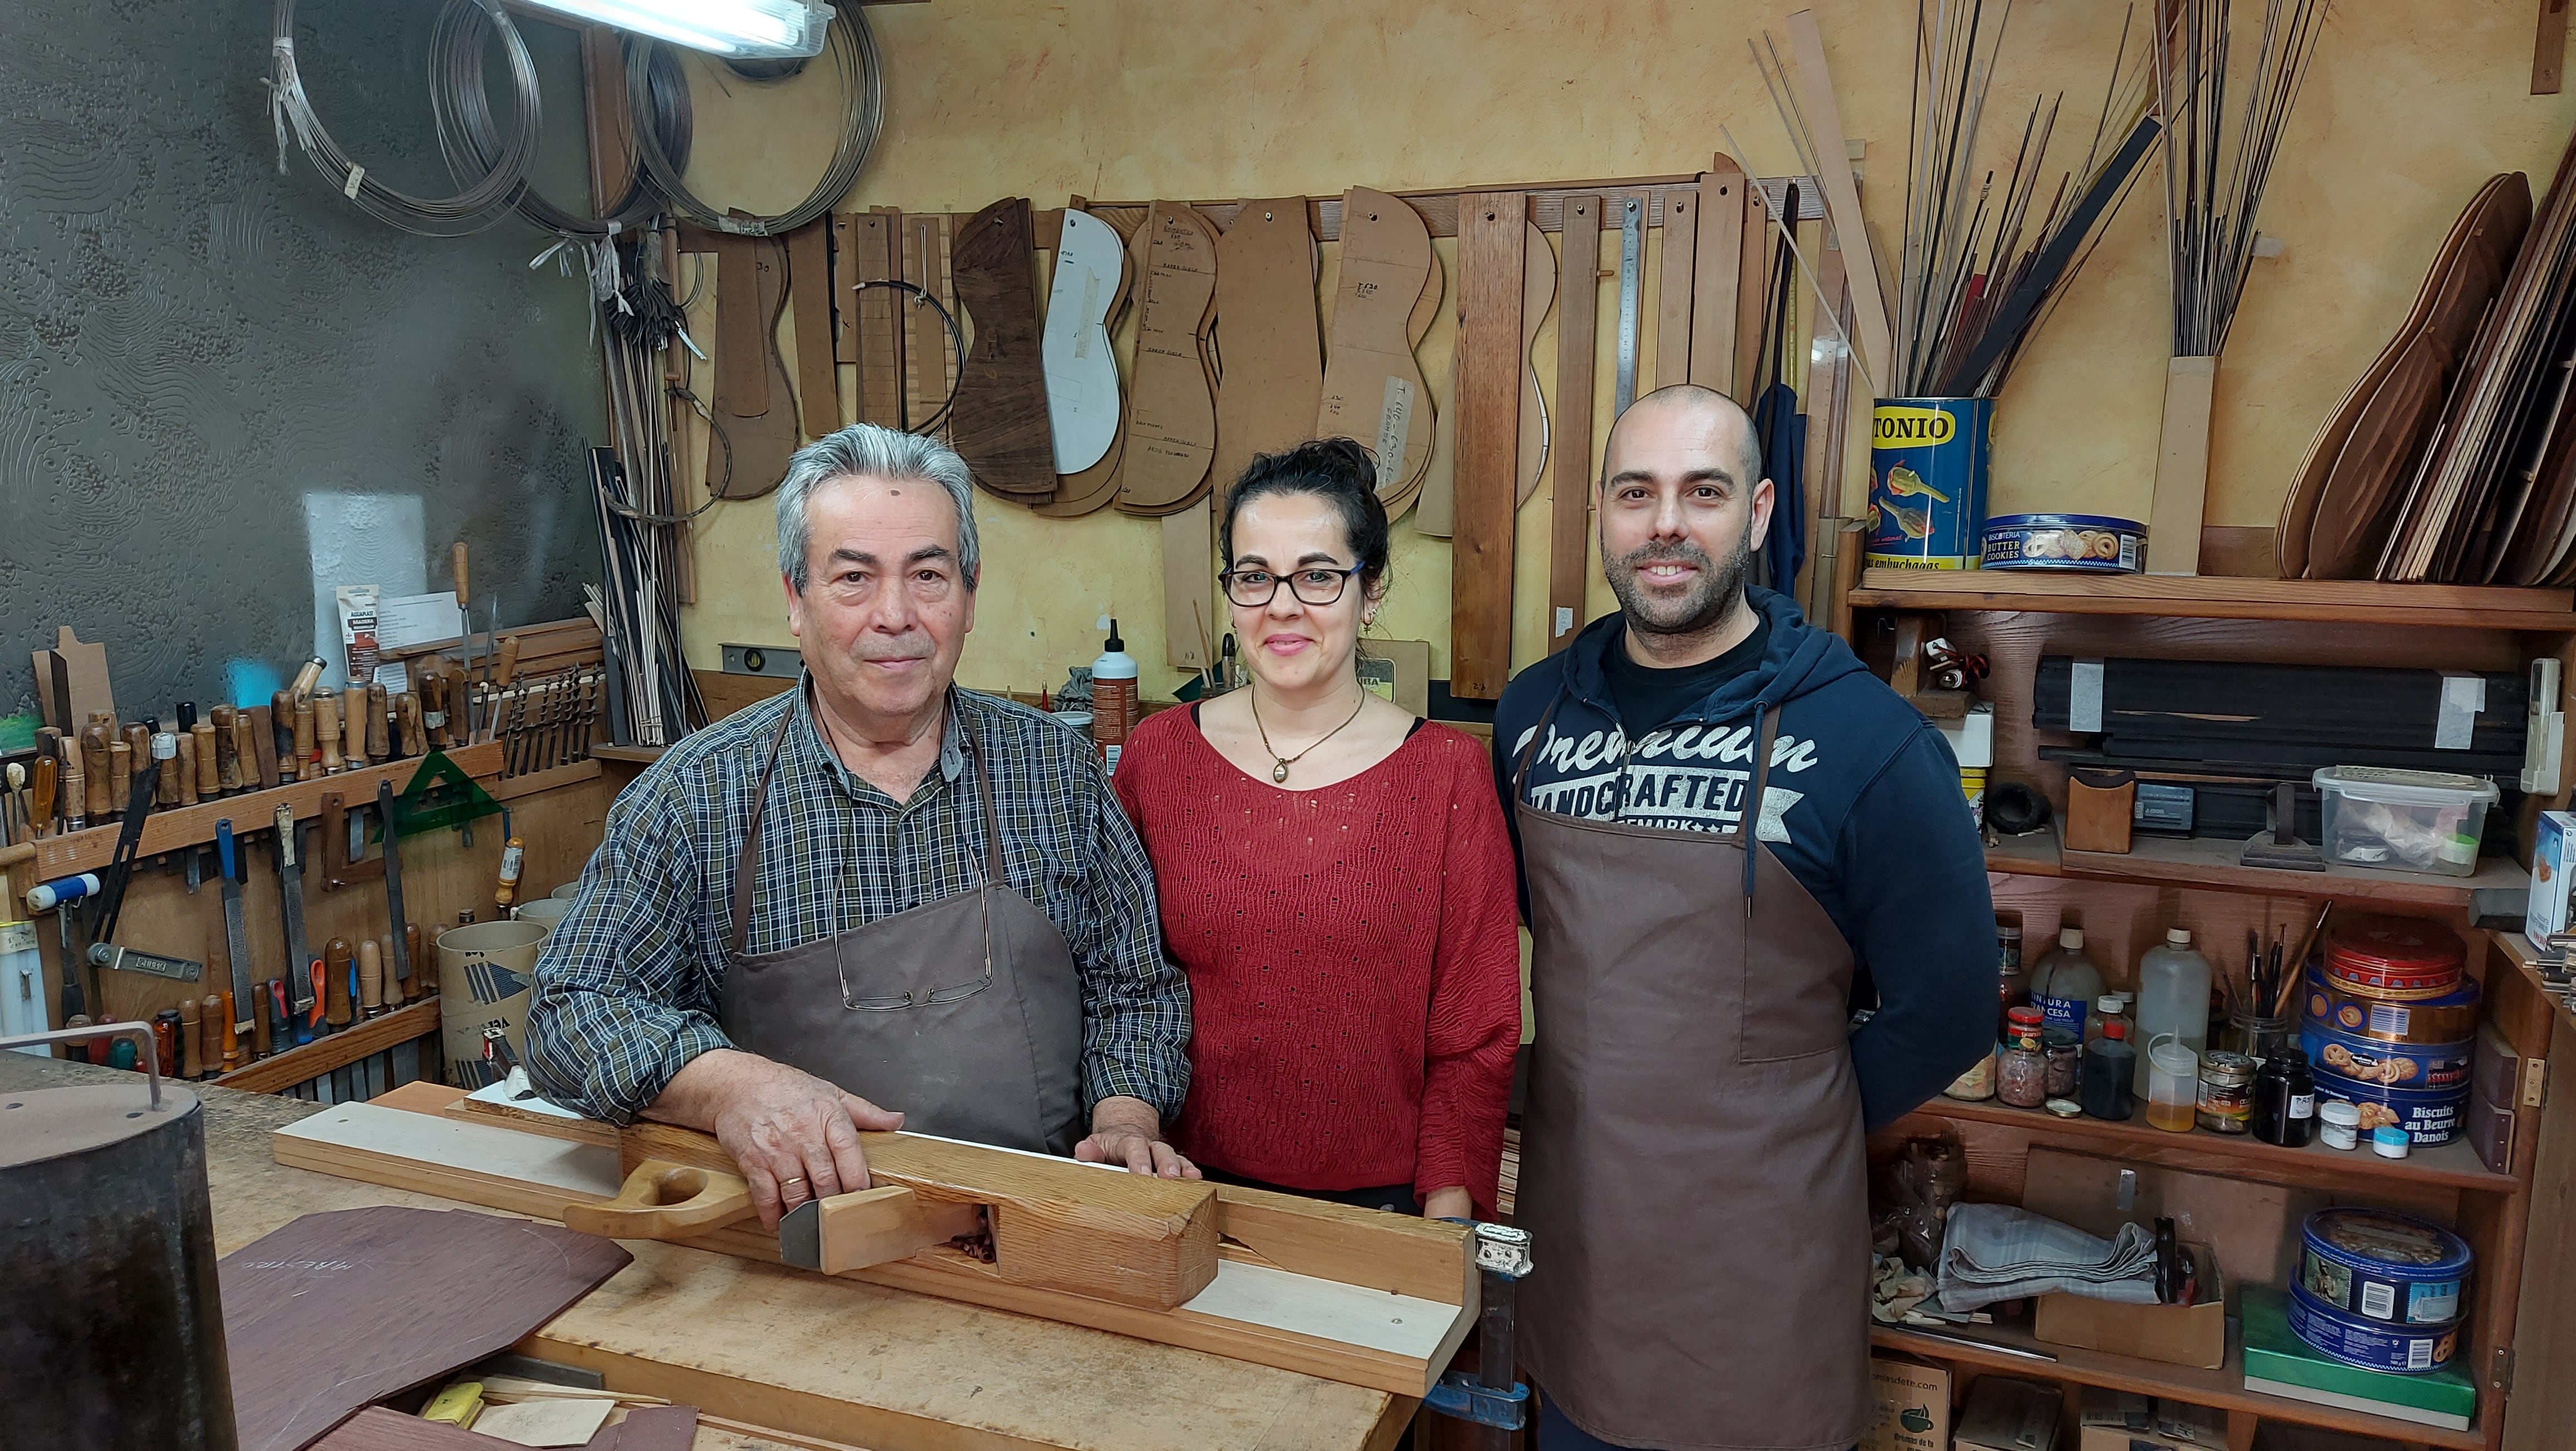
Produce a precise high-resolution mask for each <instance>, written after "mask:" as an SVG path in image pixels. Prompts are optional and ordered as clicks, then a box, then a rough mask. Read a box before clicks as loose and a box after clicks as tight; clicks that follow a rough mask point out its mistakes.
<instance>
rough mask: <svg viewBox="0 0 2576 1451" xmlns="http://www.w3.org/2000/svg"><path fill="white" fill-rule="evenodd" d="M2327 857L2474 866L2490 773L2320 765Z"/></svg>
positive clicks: (2405, 866)
mask: <svg viewBox="0 0 2576 1451" xmlns="http://www.w3.org/2000/svg"><path fill="white" fill-rule="evenodd" d="M2315 780H2316V786H2317V794H2318V796H2319V797H2320V798H2321V802H2322V809H2323V811H2324V816H2325V827H2324V831H2323V833H2322V834H2323V836H2324V838H2325V857H2326V860H2327V861H2330V862H2334V863H2336V864H2338V865H2342V866H2348V867H2377V868H2380V869H2381V870H2384V871H2393V872H2432V873H2435V874H2437V875H2440V876H2446V877H2465V876H2468V875H2470V874H2471V873H2473V872H2475V871H2476V870H2477V869H2478V839H2479V838H2480V837H2481V836H2483V835H2485V833H2486V827H2487V808H2488V807H2490V806H2492V805H2494V804H2495V802H2496V798H2497V797H2498V796H2499V795H2501V794H2502V793H2501V792H2499V791H2498V790H2497V789H2496V784H2495V783H2494V782H2493V781H2489V780H2486V779H2485V778H2483V777H2479V776H2459V775H2453V774H2452V773H2450V772H2447V771H2401V770H2396V769H2393V768H2390V767H2384V766H2328V767H2325V768H2324V769H2322V770H2320V771H2318V772H2317V774H2316V777H2315Z"/></svg>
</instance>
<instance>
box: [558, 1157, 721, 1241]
mask: <svg viewBox="0 0 2576 1451" xmlns="http://www.w3.org/2000/svg"><path fill="white" fill-rule="evenodd" d="M751 1215H752V1208H751V1185H749V1184H748V1183H746V1182H744V1181H743V1179H742V1177H741V1176H740V1175H738V1174H724V1173H718V1172H717V1171H715V1170H712V1169H693V1168H690V1167H688V1166H687V1165H685V1164H674V1163H672V1162H670V1161H669V1160H667V1159H646V1160H645V1161H644V1162H642V1163H640V1164H637V1165H636V1166H635V1171H634V1172H633V1173H631V1174H628V1175H627V1176H626V1183H625V1184H624V1185H623V1186H622V1187H620V1188H619V1189H618V1191H617V1197H616V1198H614V1199H609V1200H604V1201H602V1202H599V1203H596V1204H567V1205H565V1206H564V1212H563V1222H564V1228H566V1229H575V1230H579V1231H581V1232H582V1233H583V1234H597V1235H605V1236H607V1237H609V1238H611V1239H681V1238H685V1237H686V1236H689V1235H692V1234H696V1233H699V1232H701V1231H704V1230H710V1229H721V1228H723V1227H724V1226H726V1225H728V1224H732V1223H734V1222H736V1221H738V1220H744V1219H749V1218H750V1217H751Z"/></svg>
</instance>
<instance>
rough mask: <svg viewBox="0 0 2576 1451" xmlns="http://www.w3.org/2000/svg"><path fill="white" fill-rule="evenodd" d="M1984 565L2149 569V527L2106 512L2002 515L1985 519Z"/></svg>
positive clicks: (2111, 571) (2088, 571)
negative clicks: (2147, 561)
mask: <svg viewBox="0 0 2576 1451" xmlns="http://www.w3.org/2000/svg"><path fill="white" fill-rule="evenodd" d="M1984 542H1985V550H1984V553H1983V555H1982V556H1981V559H1980V563H1981V566H1982V567H1983V568H1986V569H2047V570H2060V571H2064V572H2067V573H2072V574H2136V573H2137V572H2138V571H2139V570H2141V569H2144V568H2146V558H2147V526H2146V525H2144V524H2141V523H2139V522H2138V521H2137V520H2135V519H2118V518H2114V517H2112V516H2111V515H2108V514H1998V515H1996V516H1995V517H1994V518H1991V519H1988V520H1987V521H1986V530H1985V541H1984Z"/></svg>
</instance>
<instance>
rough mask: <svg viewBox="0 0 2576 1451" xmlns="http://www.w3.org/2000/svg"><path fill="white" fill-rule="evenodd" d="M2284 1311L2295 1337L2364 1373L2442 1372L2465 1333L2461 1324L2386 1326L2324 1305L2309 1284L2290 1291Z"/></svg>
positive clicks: (2404, 1373)
mask: <svg viewBox="0 0 2576 1451" xmlns="http://www.w3.org/2000/svg"><path fill="white" fill-rule="evenodd" d="M2282 1309H2283V1310H2284V1311H2285V1312H2287V1314H2288V1316H2289V1320H2290V1333H2291V1334H2293V1335H2296V1336H2297V1337H2299V1338H2300V1339H2301V1340H2303V1341H2306V1342H2307V1343H2308V1344H2309V1345H2310V1346H2313V1347H2314V1348H2315V1349H2316V1350H2317V1352H2318V1353H2320V1354H2322V1355H2327V1356H2331V1357H2333V1358H2334V1359H2336V1360H2340V1361H2342V1362H2343V1363H2344V1364H2346V1365H2357V1366H2360V1367H2361V1368H2362V1369H2364V1370H2383V1371H2393V1372H2395V1373H2397V1374H2399V1375H2406V1374H2410V1373H2418V1372H2422V1371H2428V1370H2440V1369H2441V1368H2442V1367H2443V1366H2446V1365H2448V1364H2450V1363H2451V1357H2452V1356H2454V1355H2457V1354H2459V1351H2460V1330H2459V1327H2458V1326H2456V1325H2445V1326H2442V1327H2440V1328H2439V1329H2431V1328H2418V1327H2409V1326H2403V1325H2381V1324H2378V1323H2377V1322H2375V1321H2370V1320H2364V1319H2362V1318H2361V1317H2360V1316H2358V1315H2347V1314H2345V1313H2344V1312H2343V1311H2341V1310H2338V1309H2336V1308H2334V1307H2333V1306H2331V1305H2327V1304H2324V1303H2322V1302H2321V1301H2319V1300H2318V1299H2317V1298H2316V1297H2315V1296H2313V1295H2311V1294H2309V1293H2308V1287H2307V1286H2306V1285H2304V1284H2296V1285H2292V1286H2291V1287H2290V1298H2289V1300H2288V1301H2287V1302H2286V1303H2285V1304H2284V1305H2283V1306H2282Z"/></svg>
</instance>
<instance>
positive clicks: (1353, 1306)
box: [272, 1104, 1476, 1396]
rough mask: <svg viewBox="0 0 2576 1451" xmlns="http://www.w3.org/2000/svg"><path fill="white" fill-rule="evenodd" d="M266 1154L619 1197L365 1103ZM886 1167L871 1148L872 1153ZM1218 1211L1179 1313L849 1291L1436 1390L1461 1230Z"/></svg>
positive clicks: (962, 1294) (1464, 1295) (590, 1161)
mask: <svg viewBox="0 0 2576 1451" xmlns="http://www.w3.org/2000/svg"><path fill="white" fill-rule="evenodd" d="M530 1127H532V1128H533V1127H536V1126H535V1125H531V1126H530ZM598 1127H599V1126H598V1125H595V1124H586V1123H579V1122H577V1121H576V1122H574V1123H571V1124H568V1125H567V1131H568V1132H571V1133H575V1134H579V1133H583V1132H585V1131H587V1132H591V1133H593V1134H594V1135H595V1131H596V1130H597V1129H598ZM655 1127H656V1128H657V1129H658V1128H659V1126H655ZM669 1132H670V1131H663V1132H659V1133H657V1134H655V1135H654V1136H652V1143H653V1149H652V1152H657V1153H660V1154H661V1156H662V1157H666V1158H676V1157H677V1155H676V1154H675V1153H674V1152H670V1151H671V1150H673V1149H674V1147H675V1141H674V1140H672V1139H671V1138H670V1137H669ZM870 1137H871V1139H872V1140H874V1139H877V1138H880V1137H883V1138H890V1139H891V1138H917V1137H918V1136H911V1135H902V1136H870ZM933 1142H944V1141H933ZM629 1147H630V1148H640V1145H630V1146H629ZM970 1147H971V1146H970ZM272 1148H273V1152H274V1153H275V1155H276V1158H277V1161H278V1162H279V1163H281V1164H286V1165H289V1166H291V1167H295V1168H304V1169H313V1170H317V1171H319V1172H322V1173H327V1174H336V1175H339V1176H341V1177H343V1178H351V1179H358V1180H362V1181H364V1182H367V1183H373V1184H381V1185H386V1186H388V1187H392V1188H401V1189H410V1190H415V1191H418V1192H421V1193H427V1194H436V1195H440V1196H442V1197H445V1198H450V1199H457V1200H461V1201H463V1202H466V1203H471V1204H481V1205H485V1206H488V1207H492V1208H498V1209H506V1210H511V1211H514V1212H517V1213H522V1214H531V1215H535V1216H538V1217H542V1218H548V1219H557V1220H560V1218H561V1217H562V1214H563V1210H564V1207H565V1206H566V1205H568V1204H572V1203H579V1202H591V1201H599V1200H606V1199H610V1198H613V1197H615V1195H616V1194H617V1192H618V1190H619V1188H620V1185H621V1177H622V1176H621V1172H620V1169H619V1166H618V1155H617V1154H616V1153H614V1152H612V1151H610V1150H608V1149H605V1148H603V1147H600V1146H598V1145H597V1144H596V1143H588V1144H585V1143H579V1142H574V1141H571V1140H563V1139H555V1138H551V1137H547V1136H545V1135H543V1134H540V1133H535V1132H525V1131H522V1130H520V1129H518V1128H501V1127H491V1126H487V1125H486V1124H484V1123H482V1122H469V1121H466V1117H465V1116H462V1115H459V1116H443V1115H438V1114H428V1113H418V1112H404V1111H403V1110H400V1109H390V1108H382V1107H378V1106H376V1105H373V1104H344V1105H339V1106H336V1107H334V1108H332V1109H328V1110H325V1111H324V1112H322V1113H320V1114H316V1115H314V1116H313V1117H311V1118H308V1119H305V1120H303V1121H301V1122H299V1123H296V1124H293V1125H290V1126H288V1127H287V1128H283V1129H280V1130H278V1131H277V1132H276V1133H275V1134H274V1135H273V1136H272ZM885 1152H886V1151H885V1149H884V1148H883V1147H880V1146H878V1145H876V1144H873V1143H872V1146H871V1154H872V1155H880V1154H884V1153H885ZM680 1161H683V1162H685V1160H680ZM1086 1172H1096V1173H1110V1172H1115V1171H1109V1170H1089V1171H1086ZM1218 1205H1219V1227H1220V1230H1221V1231H1222V1233H1223V1234H1224V1236H1225V1240H1226V1243H1225V1244H1224V1246H1223V1259H1222V1261H1221V1263H1220V1264H1219V1266H1218V1269H1217V1272H1216V1277H1215V1280H1214V1281H1213V1282H1212V1283H1210V1284H1209V1285H1208V1286H1207V1288H1206V1289H1204V1290H1202V1291H1200V1292H1199V1293H1198V1294H1197V1295H1196V1296H1195V1297H1193V1298H1192V1299H1191V1300H1190V1301H1189V1302H1188V1303H1186V1304H1183V1305H1181V1306H1179V1307H1178V1308H1176V1309H1169V1310H1161V1309H1151V1308H1146V1307H1142V1306H1137V1305H1132V1304H1120V1303H1117V1302H1115V1301H1110V1300H1103V1299H1095V1298H1092V1297H1089V1296H1084V1295H1077V1294H1072V1293H1070V1292H1067V1291H1064V1290H1057V1289H1048V1288H1043V1287H1038V1286H1032V1285H1026V1284H1015V1283H1012V1282H1010V1281H1008V1280H1005V1279H1003V1278H1002V1276H1001V1274H1000V1272H999V1270H998V1269H997V1268H996V1267H994V1266H990V1265H986V1264H983V1263H981V1262H980V1261H977V1260H975V1259H973V1258H971V1257H969V1256H967V1255H964V1254H961V1253H959V1252H957V1251H955V1250H952V1249H948V1248H946V1247H941V1248H938V1249H933V1250H929V1251H925V1252H924V1253H922V1254H920V1255H917V1256H915V1257H913V1258H911V1259H908V1260H902V1261H897V1262H895V1263H892V1264H884V1265H876V1266H872V1267H870V1268H867V1269H861V1270H854V1271H851V1272H849V1273H848V1274H847V1276H846V1278H849V1279H855V1280H861V1281H865V1282H868V1283H871V1284H876V1285H883V1286H889V1287H892V1288H895V1289H902V1290H911V1291H915V1292H918V1293H921V1294H926V1295H935V1296H939V1297H942V1298H946V1299H952V1300H962V1301H966V1302H968V1303H971V1304H978V1305H985V1306H989V1307H992V1308H996V1309H1002V1310H1009V1311H1014V1312H1017V1313H1020V1314H1026V1315H1033V1316H1038V1317H1041V1318H1044V1319H1051V1320H1057V1321H1062V1322H1064V1323H1067V1324H1073V1325H1082V1326H1088V1327H1090V1328H1093V1329H1097V1330H1105V1331H1110V1332H1112V1333H1116V1334H1122V1335H1129V1336H1134V1337H1136V1338H1138V1339H1142V1340H1151V1341H1155V1342H1158V1343H1161V1344H1166V1345H1176V1346H1181V1347H1184V1348H1188V1349H1194V1350H1204V1351H1207V1352H1209V1353H1211V1354H1216V1355H1224V1356H1229V1357H1232V1358H1234V1359H1238V1360H1244V1361H1249V1362H1252V1363H1255V1364H1259V1365H1267V1366H1272V1367H1276V1368H1278V1369H1282V1370H1290V1371H1296V1372H1298V1373H1301V1374H1305V1375H1312V1376H1318V1377H1322V1378H1325V1379H1329V1380H1335V1381H1341V1382H1344V1383H1346V1384H1350V1385H1358V1386H1366V1387H1369V1388H1372V1389H1376V1390H1382V1391H1386V1392H1389V1393H1391V1394H1396V1395H1405V1396H1419V1395H1422V1394H1423V1393H1424V1392H1425V1391H1426V1390H1427V1389H1428V1388H1429V1387H1430V1385H1431V1384H1432V1383H1433V1382H1434V1381H1436V1380H1437V1379H1438V1377H1439V1375H1440V1372H1441V1371H1442V1370H1443V1369H1445V1368H1446V1367H1447V1365H1448V1362H1449V1358H1450V1356H1451V1355H1452V1354H1453V1353H1454V1352H1455V1350H1456V1348H1457V1345H1458V1343H1459V1341H1460V1340H1462V1339H1463V1338H1464V1337H1465V1334H1466V1331H1467V1328H1468V1326H1470V1325H1471V1324H1473V1323H1474V1321H1475V1318H1476V1296H1475V1279H1474V1270H1473V1265H1472V1260H1471V1251H1470V1246H1469V1242H1468V1236H1467V1232H1466V1231H1465V1230H1463V1229H1461V1228H1459V1227H1457V1226H1452V1225H1442V1224H1426V1223H1423V1222H1420V1221H1415V1220H1409V1219H1404V1218H1401V1217H1398V1216H1393V1215H1382V1214H1376V1213H1372V1212H1369V1211H1365V1210H1353V1209H1346V1208H1343V1207H1341V1206H1338V1205H1330V1204H1321V1203H1317V1202H1315V1201H1310V1200H1303V1199H1298V1198H1296V1197H1294V1196H1290V1195H1279V1194H1264V1193H1261V1192H1259V1191H1250V1190H1235V1189H1232V1188H1226V1189H1223V1190H1221V1191H1220V1194H1219V1200H1218ZM681 1243H683V1244H686V1245H688V1246H690V1247H692V1248H697V1249H706V1250H716V1251H720V1252H723V1253H726V1254H731V1255H736V1256H739V1257H741V1258H744V1259H749V1260H756V1261H763V1262H768V1263H773V1264H774V1263H776V1262H777V1260H778V1248H777V1242H776V1240H775V1239H774V1238H773V1237H772V1236H770V1235H768V1234H766V1233H763V1232H761V1231H760V1230H759V1229H757V1228H756V1227H749V1226H745V1227H737V1228H731V1229H724V1230H718V1231H714V1232H711V1233H708V1234H704V1235H700V1236H694V1237H691V1238H689V1239H687V1240H683V1241H681ZM778 1273H784V1274H802V1273H803V1272H801V1271H793V1270H787V1269H784V1268H783V1267H782V1268H781V1269H780V1270H779V1271H778Z"/></svg>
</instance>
